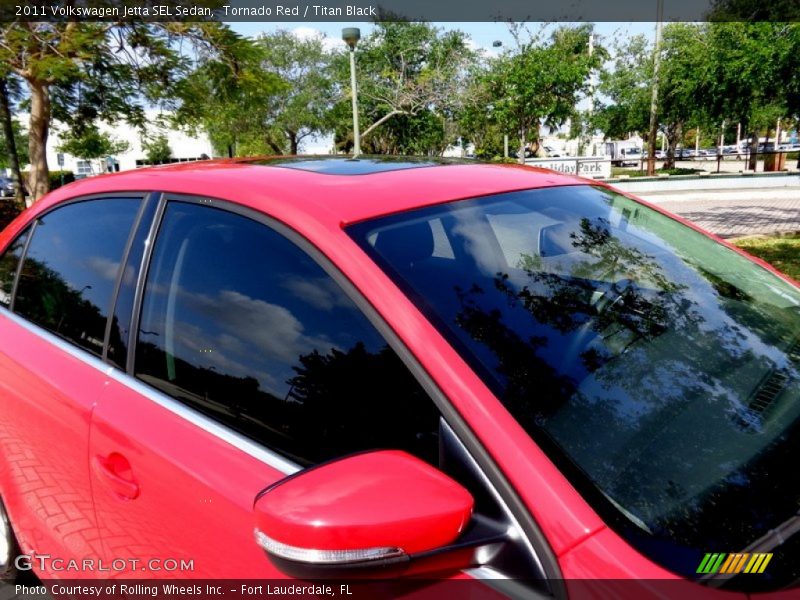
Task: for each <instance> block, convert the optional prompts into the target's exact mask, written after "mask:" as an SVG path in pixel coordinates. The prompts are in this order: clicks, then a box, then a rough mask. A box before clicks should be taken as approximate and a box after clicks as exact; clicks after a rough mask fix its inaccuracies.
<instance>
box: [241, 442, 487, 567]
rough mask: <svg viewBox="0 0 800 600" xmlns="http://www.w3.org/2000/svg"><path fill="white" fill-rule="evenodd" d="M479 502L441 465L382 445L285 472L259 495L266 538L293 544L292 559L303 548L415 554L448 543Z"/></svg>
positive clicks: (260, 523)
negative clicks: (376, 448)
mask: <svg viewBox="0 0 800 600" xmlns="http://www.w3.org/2000/svg"><path fill="white" fill-rule="evenodd" d="M473 504H474V502H473V499H472V495H471V494H470V493H469V492H468V491H467V490H466V489H464V488H463V487H462V486H461V485H460V484H459V483H457V482H455V481H454V480H452V479H451V478H450V477H448V476H447V475H445V474H444V473H442V472H441V471H439V470H437V469H435V468H433V467H432V466H430V465H429V464H427V463H425V462H423V461H421V460H419V459H418V458H415V457H413V456H411V455H410V454H407V453H405V452H401V451H398V450H382V451H378V452H369V453H364V454H358V455H355V456H351V457H348V458H344V459H341V460H338V461H334V462H330V463H326V464H324V465H320V466H319V467H313V468H311V469H308V470H307V471H302V472H300V473H298V474H296V475H292V476H290V477H287V478H286V479H285V480H284V481H282V482H280V483H278V484H277V485H276V486H274V487H272V488H270V489H269V490H267V491H266V492H265V493H264V494H263V495H262V496H261V497H260V498H258V500H257V502H256V508H255V510H256V521H257V527H258V530H259V533H260V534H261V536H266V539H264V537H261V538H260V540H259V542H260V543H261V544H262V546H264V545H265V544H264V542H266V541H269V542H274V543H273V544H272V545H271V546H270V549H274V548H281V547H289V548H291V549H292V550H293V553H294V560H303V559H302V556H303V555H304V553H303V550H304V549H305V550H316V551H347V550H358V551H369V550H370V549H395V550H396V551H399V552H401V553H402V554H405V555H409V554H415V553H418V552H424V551H426V550H433V549H435V548H439V547H442V546H446V545H447V544H449V543H451V542H453V541H454V540H455V539H456V538H457V537H458V536H459V535H460V534H461V532H462V531H463V530H464V528H465V527H466V525H467V523H469V520H470V517H471V515H472V508H473ZM294 551H296V552H294ZM318 554H319V553H318ZM326 554H328V553H326ZM348 554H349V553H348ZM313 556H315V555H314V554H313V553H310V554H308V558H309V561H313Z"/></svg>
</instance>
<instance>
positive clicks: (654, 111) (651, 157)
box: [647, 0, 664, 175]
mask: <svg viewBox="0 0 800 600" xmlns="http://www.w3.org/2000/svg"><path fill="white" fill-rule="evenodd" d="M656 14H657V17H656V19H657V20H656V43H655V47H654V48H653V89H652V95H651V99H650V133H649V135H648V139H647V174H648V175H655V174H656V135H657V134H658V67H659V65H660V64H661V29H662V27H663V21H664V0H656Z"/></svg>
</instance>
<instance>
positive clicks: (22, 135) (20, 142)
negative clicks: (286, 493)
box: [0, 119, 28, 169]
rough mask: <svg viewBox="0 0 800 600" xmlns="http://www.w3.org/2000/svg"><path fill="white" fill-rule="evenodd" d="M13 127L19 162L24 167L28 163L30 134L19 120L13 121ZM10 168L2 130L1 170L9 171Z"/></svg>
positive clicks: (0, 139)
mask: <svg viewBox="0 0 800 600" xmlns="http://www.w3.org/2000/svg"><path fill="white" fill-rule="evenodd" d="M11 127H12V129H13V130H14V141H15V142H16V148H17V156H18V157H19V162H20V164H22V165H24V164H26V163H27V162H28V132H27V131H26V130H25V128H24V127H23V126H22V125H21V124H20V122H19V121H18V120H17V119H13V120H12V122H11ZM10 167H11V165H10V164H9V160H8V148H7V147H6V138H5V136H4V135H3V130H2V128H0V169H8V168H10Z"/></svg>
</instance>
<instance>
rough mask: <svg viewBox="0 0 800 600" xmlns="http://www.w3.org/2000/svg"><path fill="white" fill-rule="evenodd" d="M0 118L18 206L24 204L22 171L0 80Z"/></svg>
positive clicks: (12, 126)
mask: <svg viewBox="0 0 800 600" xmlns="http://www.w3.org/2000/svg"><path fill="white" fill-rule="evenodd" d="M0 112H2V115H0V117H1V118H2V120H3V135H4V136H5V138H6V152H7V157H8V164H9V166H10V167H11V179H12V181H13V182H14V200H15V201H16V202H17V204H19V205H20V206H23V205H24V203H25V191H24V190H25V188H24V185H25V184H24V183H23V181H22V170H21V169H20V167H19V154H18V153H17V141H16V139H14V124H13V121H12V117H11V106H10V103H9V101H8V87H7V86H6V80H5V79H4V78H0Z"/></svg>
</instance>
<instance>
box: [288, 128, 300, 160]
mask: <svg viewBox="0 0 800 600" xmlns="http://www.w3.org/2000/svg"><path fill="white" fill-rule="evenodd" d="M287 134H288V136H289V154H291V155H292V156H296V155H297V147H298V146H299V143H298V141H297V134H296V133H295V132H294V131H288V132H287Z"/></svg>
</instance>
